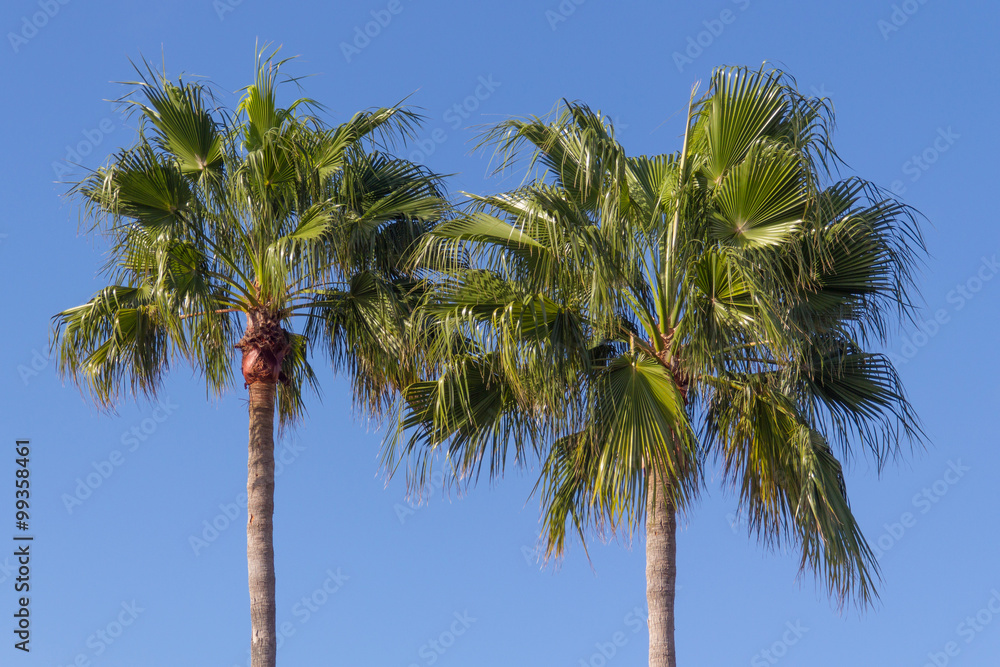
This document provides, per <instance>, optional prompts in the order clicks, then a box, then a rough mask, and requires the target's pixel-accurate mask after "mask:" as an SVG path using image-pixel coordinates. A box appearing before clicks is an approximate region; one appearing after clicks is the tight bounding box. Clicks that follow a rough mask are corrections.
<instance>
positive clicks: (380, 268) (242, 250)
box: [54, 55, 444, 422]
mask: <svg viewBox="0 0 1000 667" xmlns="http://www.w3.org/2000/svg"><path fill="white" fill-rule="evenodd" d="M284 62H285V61H276V60H274V56H273V55H272V56H270V57H267V58H265V57H263V56H259V58H258V68H257V74H256V80H255V82H254V84H252V85H250V86H248V87H247V88H246V89H245V90H244V94H243V98H242V100H241V102H240V104H239V107H238V108H237V110H236V113H235V115H232V116H230V115H227V114H226V112H225V110H223V109H216V108H213V105H212V104H211V103H212V99H211V98H212V96H211V93H210V91H209V90H208V89H207V88H206V87H205V86H204V85H203V84H200V83H193V82H190V81H180V82H178V83H177V84H173V83H171V82H169V81H167V80H166V78H165V77H162V76H159V75H156V74H155V73H152V72H150V74H151V76H144V77H143V78H142V80H141V81H139V82H136V83H134V84H133V86H134V88H135V89H136V91H137V92H139V93H141V95H142V99H141V100H135V99H131V98H126V104H128V105H129V106H130V107H131V108H132V109H133V110H134V111H136V112H138V114H137V115H138V117H139V120H140V126H139V131H138V141H137V143H136V144H135V145H134V146H132V147H130V148H127V149H123V150H121V151H119V152H118V153H116V154H115V155H114V156H113V158H112V159H111V161H110V163H109V165H108V166H106V167H104V168H101V169H98V170H96V171H95V172H93V173H92V174H91V175H90V176H89V177H87V178H86V179H84V180H83V181H81V182H80V183H78V184H77V185H76V186H75V187H74V188H73V194H74V195H77V196H79V197H80V198H81V199H82V200H83V202H84V204H85V213H86V217H87V219H89V220H93V221H94V227H95V228H97V229H100V231H102V232H104V233H105V234H106V235H107V237H108V238H109V239H110V243H111V249H110V253H109V258H110V259H109V261H108V264H107V266H106V274H107V275H108V277H109V278H110V280H111V282H112V284H111V285H109V286H108V287H106V288H105V289H103V290H101V291H100V292H99V293H98V294H96V295H95V296H94V298H93V299H91V300H90V301H89V302H87V303H86V304H83V305H81V306H78V307H76V308H71V309H69V310H66V311H64V312H62V313H60V314H59V315H57V316H56V318H55V324H56V337H55V339H54V345H55V346H56V347H58V351H59V365H60V369H61V370H62V371H63V372H64V373H66V374H67V375H69V376H70V377H71V378H72V379H73V380H74V381H76V382H77V383H79V384H80V385H82V386H84V387H87V388H88V389H89V390H90V391H91V392H92V394H93V397H94V399H95V400H96V401H97V403H98V404H99V405H101V406H104V407H110V406H111V405H113V404H114V402H115V400H116V399H117V398H119V397H120V396H121V394H122V393H132V394H136V395H139V394H152V393H154V392H155V391H156V390H157V388H158V387H159V386H160V385H161V383H162V382H163V379H164V376H165V373H166V372H167V370H168V368H169V366H170V362H171V361H173V360H175V359H178V358H182V359H184V360H186V361H187V362H188V363H190V364H191V365H192V366H194V367H195V368H196V369H197V370H198V371H199V372H201V373H202V374H203V375H204V377H205V379H206V382H207V384H208V387H209V389H210V391H211V392H212V393H214V394H218V393H221V392H222V391H224V390H225V389H226V388H227V387H228V386H230V384H231V382H232V379H233V366H232V364H233V362H234V356H233V351H232V350H233V348H234V347H239V348H240V349H242V351H243V363H242V372H243V375H244V380H245V381H246V382H247V383H252V382H253V380H254V379H255V378H256V379H263V378H271V379H272V381H278V380H279V379H280V381H281V382H280V384H279V390H278V395H279V413H278V414H279V417H280V419H281V420H282V422H287V421H291V420H294V419H296V418H298V417H300V416H301V415H302V410H303V403H302V391H303V388H304V387H305V386H315V376H314V374H313V372H312V369H311V367H310V364H309V361H308V358H307V354H306V351H307V345H316V344H319V345H320V346H321V349H324V350H325V351H326V352H327V353H328V354H329V356H330V357H331V359H332V360H333V362H334V364H335V366H337V367H339V368H342V369H344V370H347V371H349V372H350V374H351V376H352V377H353V379H354V381H355V385H356V389H357V390H358V392H359V396H361V397H362V398H363V400H364V401H365V403H366V404H367V405H370V406H371V407H378V406H380V405H381V404H383V403H384V401H385V400H386V399H387V397H388V396H389V392H390V391H391V386H392V384H393V377H394V376H395V375H399V374H400V373H403V372H404V370H403V369H404V366H405V365H406V363H408V362H407V359H408V358H409V356H408V355H406V354H405V353H404V352H403V351H402V349H401V348H400V347H398V346H399V344H401V339H400V338H399V331H400V329H399V325H400V322H401V318H400V315H401V313H400V312H399V310H400V302H401V299H402V297H404V296H405V295H407V294H408V293H409V292H410V291H411V289H412V287H413V286H414V284H415V283H414V275H413V272H412V271H408V270H407V269H406V268H405V265H406V263H407V261H406V260H407V253H408V248H410V246H411V245H412V244H413V241H414V240H415V239H416V238H418V237H419V236H420V235H421V234H422V233H423V231H424V230H425V228H426V227H428V226H429V222H428V221H431V220H434V219H436V218H437V217H438V216H439V215H440V214H441V212H442V211H443V210H444V201H443V200H442V198H441V195H440V191H439V189H440V188H439V186H440V182H439V178H437V177H435V176H434V175H432V174H431V173H429V172H428V171H427V170H426V169H424V168H423V167H421V166H418V165H415V164H413V163H410V162H408V161H405V160H402V159H398V158H394V157H392V156H391V155H389V154H387V153H384V152H381V151H379V150H377V149H375V148H373V143H372V140H373V139H378V138H382V139H387V140H390V141H391V140H392V139H394V138H398V137H405V136H407V135H408V134H409V133H410V130H411V129H412V127H413V126H414V124H415V122H416V121H417V120H418V117H417V116H416V115H415V114H413V113H412V112H409V111H407V110H405V109H403V108H399V107H393V108H383V109H376V110H372V111H369V112H363V113H359V114H357V115H355V116H354V117H353V118H351V119H350V120H349V121H348V122H346V123H343V124H341V125H338V126H336V127H327V126H325V125H324V124H323V123H322V122H321V121H320V120H319V119H317V118H315V117H313V116H311V115H306V114H303V113H301V112H302V110H303V109H305V108H307V107H309V106H311V100H308V99H299V100H297V101H295V102H293V103H292V104H290V105H289V106H288V108H279V107H278V106H277V97H276V84H277V77H278V74H279V70H280V67H281V65H282V64H283V63H284ZM298 317H301V318H304V320H305V323H304V325H303V326H302V327H300V330H299V331H294V330H293V327H292V326H291V324H290V323H291V322H292V321H293V320H292V318H298ZM244 318H245V319H244ZM240 319H244V321H243V322H240V321H239V320H240ZM241 332H242V338H241V337H240V336H241ZM375 343H378V344H375Z"/></svg>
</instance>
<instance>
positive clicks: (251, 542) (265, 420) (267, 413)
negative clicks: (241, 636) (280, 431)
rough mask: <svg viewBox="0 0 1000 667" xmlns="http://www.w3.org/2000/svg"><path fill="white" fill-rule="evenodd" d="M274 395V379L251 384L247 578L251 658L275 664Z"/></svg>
mask: <svg viewBox="0 0 1000 667" xmlns="http://www.w3.org/2000/svg"><path fill="white" fill-rule="evenodd" d="M274 395H275V385H274V383H273V382H254V383H253V384H251V385H250V445H249V455H248V459H247V570H248V574H249V580H250V624H251V636H250V663H251V665H252V667H274V665H275V664H276V662H277V655H278V641H277V634H276V632H275V613H274V608H275V599H274V530H273V522H272V519H273V516H274Z"/></svg>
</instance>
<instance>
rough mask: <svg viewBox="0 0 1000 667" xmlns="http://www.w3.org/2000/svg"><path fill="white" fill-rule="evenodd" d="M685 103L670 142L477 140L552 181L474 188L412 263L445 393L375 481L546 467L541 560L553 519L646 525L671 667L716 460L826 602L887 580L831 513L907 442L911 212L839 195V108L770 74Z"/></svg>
mask: <svg viewBox="0 0 1000 667" xmlns="http://www.w3.org/2000/svg"><path fill="white" fill-rule="evenodd" d="M696 91H697V89H695V91H693V93H692V98H691V103H690V105H689V107H688V108H689V111H688V115H687V123H686V125H685V135H684V140H683V144H682V147H681V150H680V151H678V152H677V153H674V154H669V155H657V156H652V157H646V156H642V157H628V156H627V155H626V154H625V151H624V149H623V148H622V146H621V145H620V144H619V143H618V142H617V141H616V140H615V138H614V132H613V128H612V127H611V125H610V123H609V122H608V121H607V120H606V119H605V118H604V117H602V116H601V115H600V114H599V113H595V112H593V111H591V110H590V109H588V108H587V107H586V106H584V105H582V104H579V103H564V105H563V106H562V109H561V112H560V113H558V114H557V115H556V116H555V118H554V119H552V120H550V121H546V120H543V119H539V118H528V119H515V120H509V121H506V122H503V123H501V124H499V125H498V126H496V127H494V128H493V129H492V130H490V131H488V132H487V134H486V135H485V138H484V143H486V144H490V145H493V146H495V148H496V151H497V154H498V155H499V156H500V157H501V162H500V169H504V168H507V167H509V166H510V165H511V164H513V163H514V162H515V161H516V160H517V159H519V158H520V157H522V156H523V155H524V153H525V150H524V149H525V148H528V149H530V155H531V157H530V161H529V163H528V164H529V167H537V168H538V169H539V170H540V171H541V172H542V173H541V175H539V176H538V177H537V178H535V179H534V180H532V181H531V182H529V183H528V184H527V185H525V186H523V187H520V188H518V189H516V190H514V191H512V192H507V193H503V194H499V195H494V196H488V197H480V196H473V197H472V203H471V205H470V207H469V210H468V212H467V213H466V214H465V215H463V216H461V217H459V218H457V219H455V220H452V221H448V222H446V223H444V224H442V225H440V226H438V227H437V228H436V229H435V230H434V231H433V232H431V234H430V235H429V237H428V238H427V240H426V241H425V243H424V245H423V249H422V257H423V258H424V259H425V260H427V261H430V262H433V263H434V264H435V265H436V266H438V267H439V269H440V271H441V275H442V278H441V281H440V285H439V286H438V288H437V289H436V290H435V291H434V296H433V298H432V299H431V300H430V301H429V302H428V303H427V305H426V306H425V313H426V315H425V318H426V319H427V320H428V321H429V322H433V323H434V325H435V326H436V327H437V328H438V329H439V330H440V331H442V332H445V334H446V335H443V336H441V338H440V342H439V345H438V346H437V347H436V348H435V352H436V355H437V356H436V361H437V375H436V377H434V378H433V379H430V380H426V381H423V382H420V383H416V384H414V385H411V386H410V387H408V388H407V389H406V391H405V392H404V397H405V399H406V400H405V402H404V403H403V404H402V407H401V412H400V420H399V425H400V428H399V432H398V433H397V436H396V438H394V439H393V440H392V441H390V443H389V446H388V448H387V450H386V457H387V459H388V461H389V462H391V463H398V461H402V460H404V459H406V460H409V461H410V465H411V466H412V467H411V473H413V474H416V475H417V476H418V478H419V476H421V475H425V474H426V471H427V470H428V468H429V466H430V465H432V463H433V461H434V459H435V458H436V456H437V454H436V451H437V449H438V447H439V446H441V447H442V448H443V449H444V451H445V457H446V460H447V462H448V463H449V464H450V465H452V466H453V468H454V471H455V474H456V476H457V478H458V479H459V480H470V479H474V478H475V477H476V475H477V474H478V473H479V471H480V469H481V466H482V463H483V461H484V459H489V461H490V466H489V471H490V473H491V475H499V474H501V473H502V472H503V468H504V464H505V462H506V461H507V459H508V450H507V448H508V446H509V445H512V446H513V449H514V459H515V461H525V460H526V459H527V458H528V457H529V456H531V455H538V456H540V457H541V460H542V461H543V465H542V474H541V477H540V479H539V482H538V486H537V487H536V489H540V490H541V491H540V495H541V501H542V512H543V522H544V527H545V528H544V531H543V539H544V541H545V546H546V555H547V556H558V555H560V554H561V553H562V552H563V550H564V548H565V540H566V534H567V530H568V526H569V525H572V526H575V528H576V529H577V530H578V531H580V535H581V538H582V537H583V531H584V529H585V528H587V527H595V528H597V529H599V530H601V531H607V532H619V533H624V534H627V535H631V534H632V533H633V531H638V530H641V529H642V527H643V524H644V526H645V532H646V558H647V566H646V578H647V600H648V603H649V633H650V646H649V664H650V665H651V666H655V667H665V666H671V667H673V666H674V665H675V663H676V650H675V642H674V590H675V579H676V561H675V552H676V543H675V533H676V517H677V514H678V513H679V512H683V511H684V509H685V508H686V507H688V506H689V505H690V503H691V502H692V501H693V500H695V499H696V498H697V496H698V493H699V491H700V490H701V489H702V488H703V470H704V468H705V466H706V465H709V464H711V463H713V462H714V463H718V464H719V465H720V466H721V470H722V473H723V479H724V480H725V481H726V483H727V485H729V486H731V487H732V488H733V489H735V490H736V491H737V493H738V496H739V503H740V507H741V511H743V512H745V514H746V516H747V517H748V519H749V526H750V531H751V533H752V534H756V536H757V537H758V538H759V540H760V541H762V542H763V543H764V544H765V545H767V546H775V545H782V544H792V545H796V546H797V547H798V548H800V550H801V569H802V570H810V571H814V572H816V573H817V574H818V575H819V576H820V577H821V579H822V580H823V581H825V583H826V585H827V586H828V590H829V592H830V594H831V595H833V596H834V597H835V598H836V599H837V600H838V601H839V602H841V603H842V604H843V603H846V602H848V601H854V602H857V603H858V604H860V605H862V606H863V605H866V604H868V603H870V602H871V601H872V600H873V597H874V596H876V595H877V592H876V589H875V584H876V581H877V577H878V567H877V563H876V562H875V559H874V557H873V554H872V551H871V550H870V548H869V546H868V544H867V543H866V541H865V539H864V537H863V535H862V534H861V531H860V530H859V527H858V524H857V522H856V520H855V518H854V516H853V514H852V512H851V508H850V506H849V504H848V501H847V495H846V488H845V485H844V478H843V475H842V469H841V464H840V462H839V461H838V458H837V456H836V455H835V453H834V449H835V448H836V449H837V451H839V452H840V453H841V454H849V453H850V452H851V450H852V448H853V447H854V446H856V445H858V444H860V445H861V447H863V448H864V449H866V450H867V451H870V452H871V453H872V454H874V456H875V459H876V460H877V462H878V463H879V465H880V466H881V464H882V463H883V462H885V461H886V460H887V459H889V458H891V457H893V456H895V455H896V454H898V453H899V452H900V450H901V446H900V443H901V442H906V441H909V442H911V443H912V442H916V441H919V440H920V438H921V437H922V436H921V433H920V430H919V425H918V423H917V419H916V417H915V415H914V413H913V410H912V408H911V406H910V405H909V403H908V402H907V400H906V398H905V395H904V393H903V389H902V387H901V385H900V381H899V378H898V376H897V374H896V371H895V369H894V368H893V366H892V364H891V363H890V362H889V360H888V359H887V357H885V356H884V355H882V354H880V353H879V352H878V351H877V350H878V349H879V346H880V345H881V344H883V343H885V341H886V339H887V336H888V334H889V329H890V325H891V324H892V321H893V320H894V319H895V318H897V317H899V316H901V315H903V314H905V313H906V312H907V311H908V310H909V309H910V301H909V297H908V292H909V290H910V288H911V287H912V280H911V269H912V267H913V265H914V262H915V260H916V258H917V256H918V253H919V252H920V251H922V248H923V245H922V241H921V237H920V234H919V230H918V228H917V226H916V222H915V217H914V215H913V213H912V211H911V210H910V209H909V208H907V207H906V206H905V205H904V204H902V203H900V202H898V201H896V200H894V199H892V198H890V197H887V196H886V195H885V194H884V193H883V192H882V191H880V190H879V189H878V188H876V187H875V186H874V185H872V184H871V183H868V182H866V181H864V180H861V179H858V178H846V179H840V178H838V176H839V172H837V171H836V168H837V166H838V164H839V162H838V160H839V158H838V157H837V154H836V153H835V151H834V150H833V147H832V145H831V143H830V132H829V131H830V128H831V127H832V124H833V114H832V110H831V109H830V107H829V106H828V103H827V102H826V101H825V100H820V99H812V98H809V97H806V96H803V95H802V94H800V93H799V92H798V91H797V89H796V87H795V83H794V81H793V80H792V79H790V78H789V77H787V76H786V75H784V74H782V73H781V72H777V71H769V70H766V69H764V68H762V69H760V70H758V71H753V70H748V69H745V68H724V69H719V70H717V71H716V72H715V73H714V74H713V76H712V79H711V83H710V86H709V87H708V90H707V92H706V93H705V94H704V95H702V96H700V97H698V96H697V92H696Z"/></svg>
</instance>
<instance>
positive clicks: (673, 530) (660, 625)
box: [646, 471, 677, 667]
mask: <svg viewBox="0 0 1000 667" xmlns="http://www.w3.org/2000/svg"><path fill="white" fill-rule="evenodd" d="M648 484H649V487H648V498H647V501H646V503H647V504H646V602H647V603H648V605H649V619H648V623H649V667H677V654H676V646H675V644H674V593H675V591H676V582H677V516H676V511H675V509H674V504H673V502H672V501H671V500H670V498H668V497H667V494H666V493H665V492H664V487H663V483H662V482H661V480H660V476H659V475H658V474H657V473H656V472H655V471H652V472H650V475H649V481H648Z"/></svg>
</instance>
